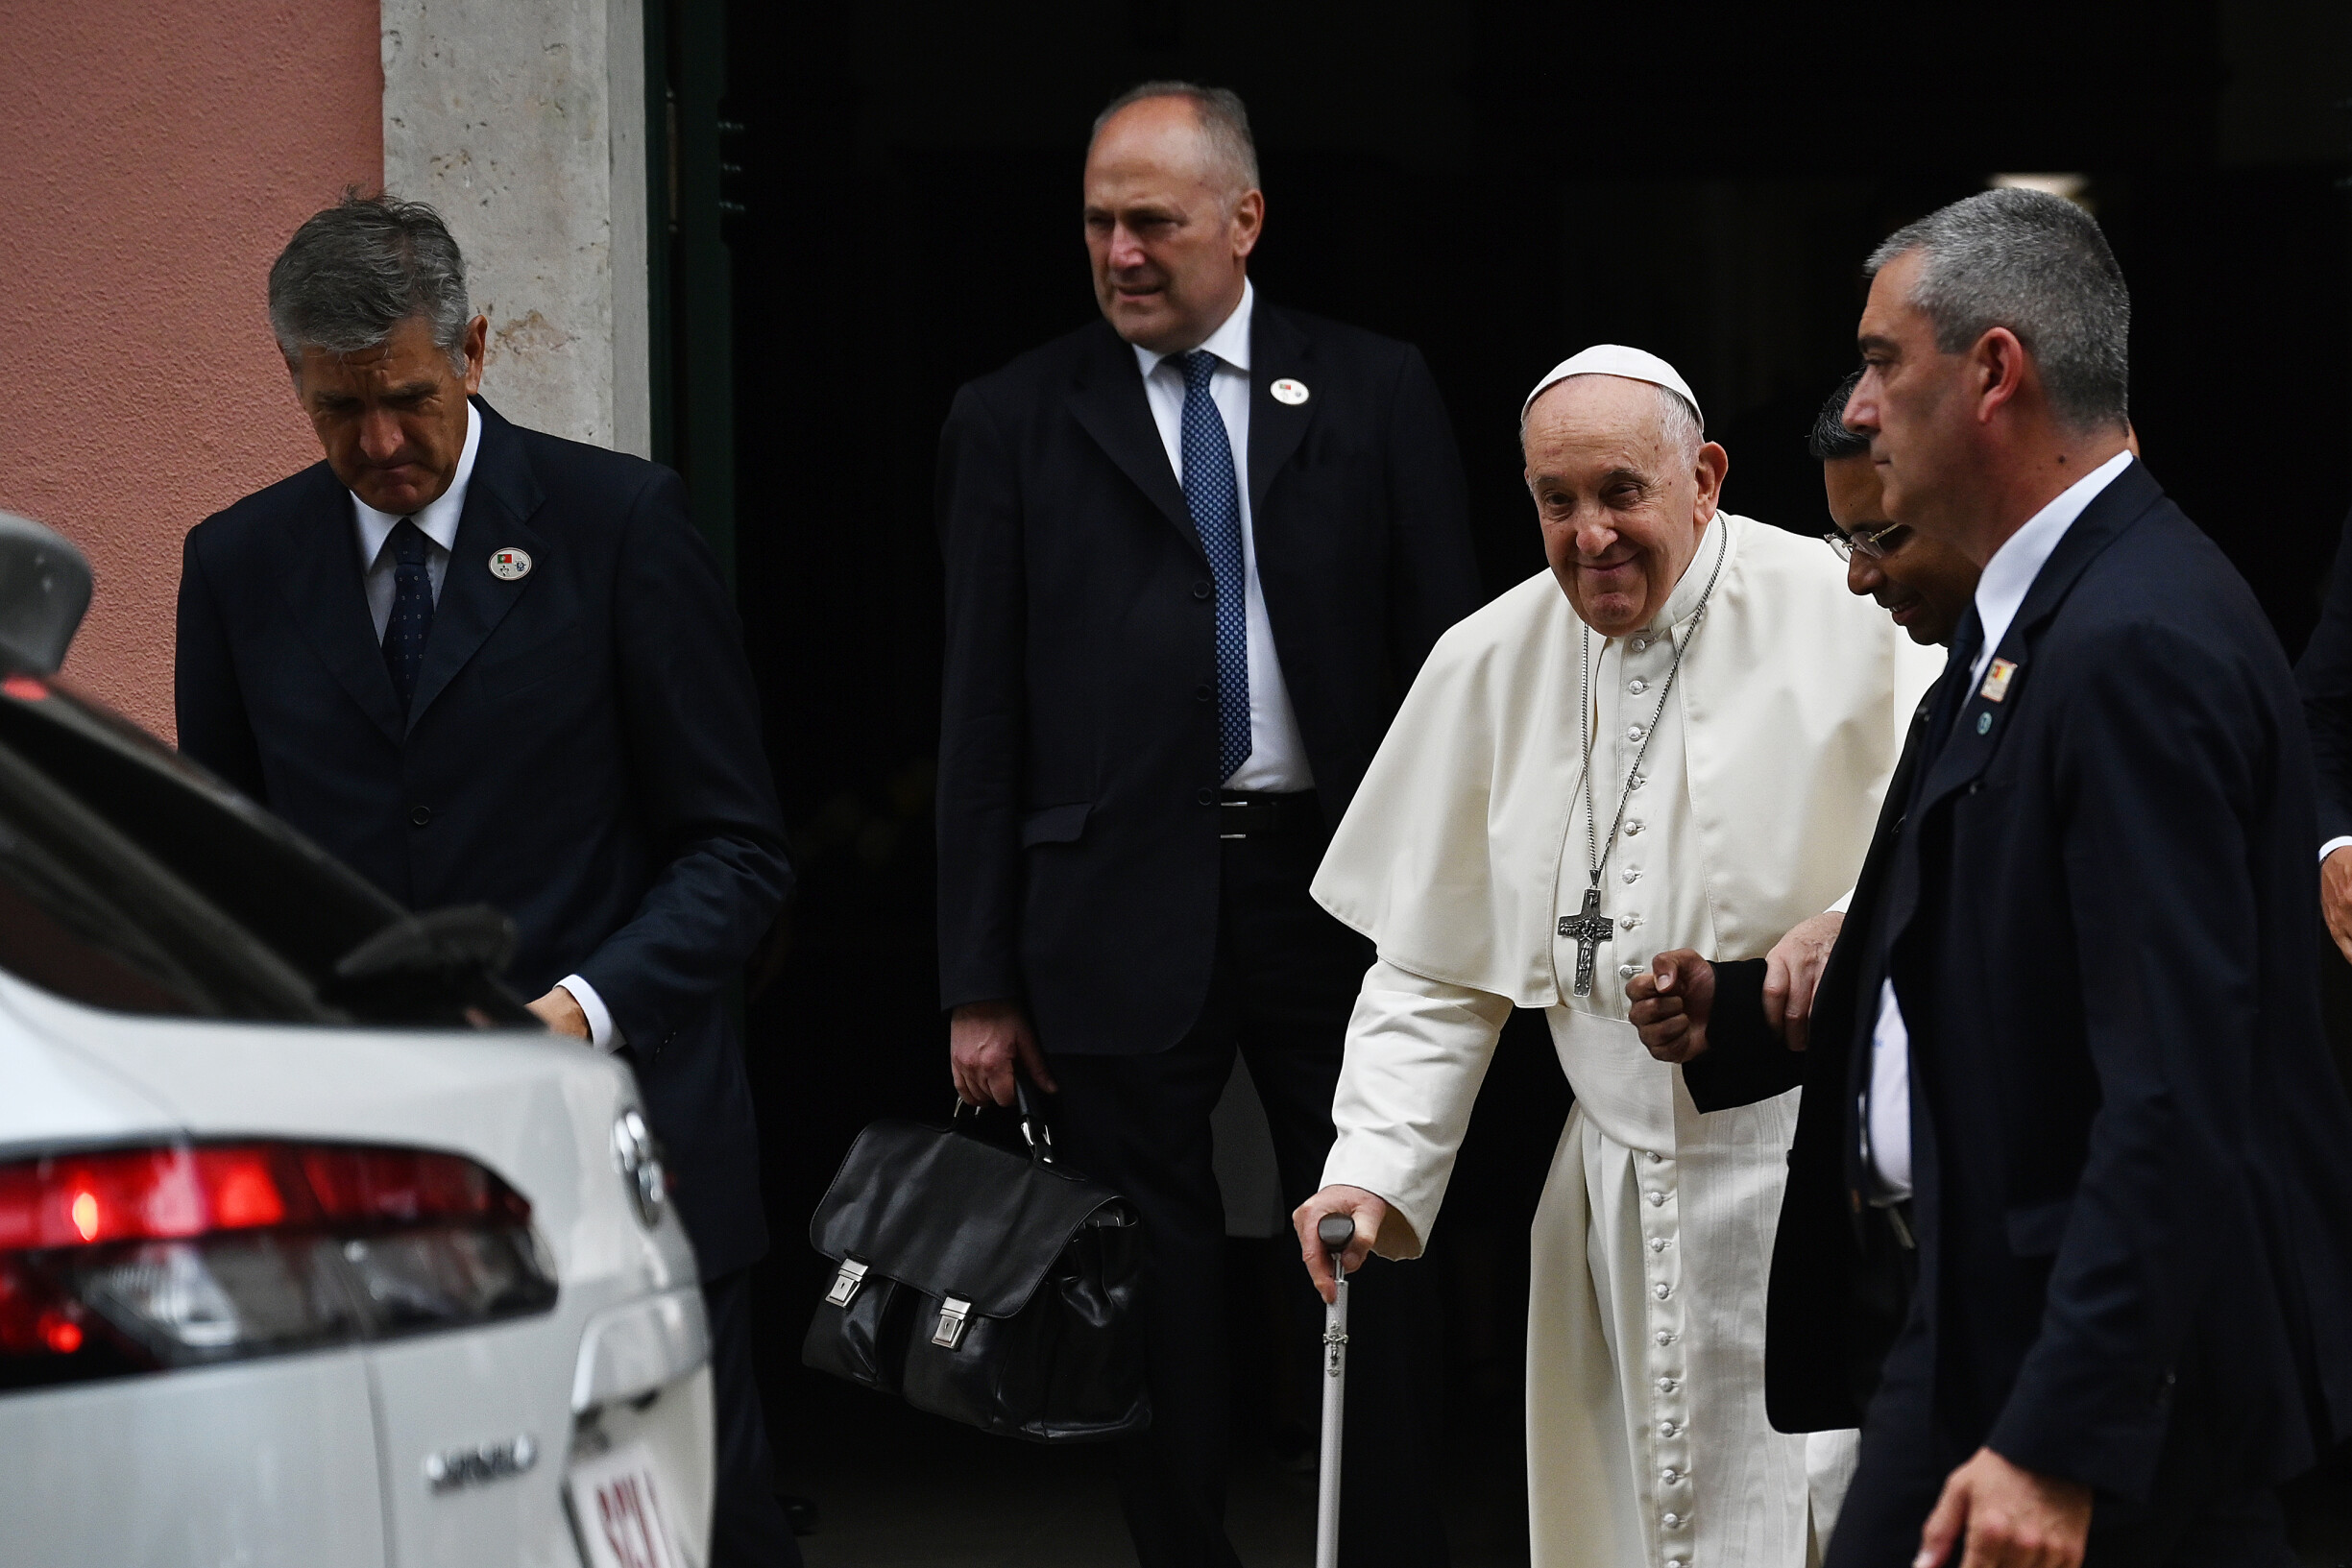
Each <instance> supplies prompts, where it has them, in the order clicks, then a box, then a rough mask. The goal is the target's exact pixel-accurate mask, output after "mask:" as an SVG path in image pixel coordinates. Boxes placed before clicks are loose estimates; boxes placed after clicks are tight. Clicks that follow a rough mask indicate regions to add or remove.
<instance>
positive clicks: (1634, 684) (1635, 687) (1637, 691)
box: [1625, 675, 1650, 697]
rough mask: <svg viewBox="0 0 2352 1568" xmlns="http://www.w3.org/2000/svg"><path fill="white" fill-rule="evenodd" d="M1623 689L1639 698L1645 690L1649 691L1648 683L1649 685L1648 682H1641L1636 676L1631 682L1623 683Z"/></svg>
mask: <svg viewBox="0 0 2352 1568" xmlns="http://www.w3.org/2000/svg"><path fill="white" fill-rule="evenodd" d="M1625 689H1626V690H1628V691H1630V692H1632V693H1633V694H1634V695H1635V696H1637V697H1638V696H1640V695H1641V694H1642V693H1643V692H1644V691H1647V690H1649V689H1650V683H1649V682H1647V681H1645V680H1643V679H1642V678H1641V677H1640V676H1638V675H1637V676H1635V677H1634V678H1633V679H1632V680H1630V681H1628V682H1626V683H1625Z"/></svg>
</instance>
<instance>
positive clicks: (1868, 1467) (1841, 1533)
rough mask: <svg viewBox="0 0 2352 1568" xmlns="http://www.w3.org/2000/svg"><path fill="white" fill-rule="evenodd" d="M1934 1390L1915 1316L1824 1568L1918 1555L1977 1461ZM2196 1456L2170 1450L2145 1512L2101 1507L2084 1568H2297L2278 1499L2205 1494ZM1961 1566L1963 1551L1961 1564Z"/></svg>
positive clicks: (1891, 1361) (1865, 1437)
mask: <svg viewBox="0 0 2352 1568" xmlns="http://www.w3.org/2000/svg"><path fill="white" fill-rule="evenodd" d="M1933 1381H1934V1368H1933V1363H1932V1359H1931V1356H1930V1354H1929V1350H1928V1335H1927V1331H1926V1328H1925V1326H1924V1324H1923V1323H1922V1322H1921V1320H1920V1319H1919V1318H1918V1317H1917V1316H1916V1315H1915V1316H1914V1317H1913V1318H1912V1320H1911V1322H1910V1324H1909V1325H1908V1326H1906V1328H1905V1329H1904V1331H1903V1338H1901V1339H1898V1340H1897V1341H1896V1342H1895V1348H1894V1350H1893V1351H1892V1352H1891V1353H1890V1354H1889V1355H1888V1357H1887V1360H1886V1371H1885V1375H1884V1377H1883V1378H1882V1379H1881V1380H1880V1382H1879V1392H1878V1396H1877V1397H1876V1398H1875V1399H1873V1400H1872V1401H1871V1405H1870V1410H1869V1412H1868V1413H1867V1414H1866V1415H1865V1416H1864V1417H1863V1420H1862V1453H1861V1460H1860V1463H1859V1464H1858V1465H1856V1467H1855V1473H1854V1484H1853V1485H1852V1486H1851V1487H1849V1488H1848V1489H1847V1492H1846V1502H1845V1506H1844V1508H1841V1509H1840V1510H1839V1512H1838V1516H1837V1529H1836V1532H1835V1533H1834V1534H1832V1535H1831V1538H1830V1553H1829V1556H1828V1558H1827V1559H1826V1562H1825V1564H1824V1568H1889V1565H1892V1564H1908V1563H1909V1562H1910V1561H1911V1559H1912V1558H1913V1557H1914V1556H1917V1555H1918V1553H1919V1534H1920V1531H1921V1530H1922V1529H1923V1528H1925V1527H1926V1525H1927V1523H1928V1514H1929V1513H1930V1512H1932V1511H1933V1510H1934V1508H1935V1502H1936V1499H1937V1498H1938V1497H1940V1496H1941V1495H1942V1494H1943V1490H1944V1480H1945V1478H1946V1477H1947V1476H1949V1475H1951V1474H1952V1471H1953V1470H1955V1469H1958V1468H1959V1467H1960V1465H1962V1464H1963V1463H1965V1462H1967V1460H1968V1459H1969V1456H1970V1455H1971V1454H1973V1453H1975V1451H1976V1445H1974V1444H1972V1443H1969V1442H1967V1441H1965V1440H1961V1439H1957V1438H1954V1437H1952V1435H1949V1434H1947V1433H1945V1432H1942V1431H1940V1430H1939V1429H1938V1425H1937V1423H1936V1421H1935V1418H1934V1411H1933V1403H1932V1400H1931V1398H1930V1390H1931V1387H1932V1385H1933ZM2184 1413H2187V1414H2189V1415H2190V1418H2191V1419H2194V1413H2193V1412H2188V1411H2181V1410H2180V1409H2179V1408H2178V1407H2176V1413H2175V1420H2178V1419H2180V1418H2181V1415H2182V1414H2184ZM2193 1446H2194V1445H2193V1444H2184V1443H2180V1442H2177V1441H2176V1442H2174V1443H2169V1444H2168V1445H2167V1455H2166V1460H2165V1462H2164V1463H2163V1464H2162V1466H2161V1468H2160V1472H2159V1476H2158V1481H2157V1485H2156V1488H2155V1493H2154V1496H2153V1499H2152V1500H2151V1501H2150V1503H2148V1504H2147V1505H2146V1506H2138V1505H2133V1504H2128V1503H2124V1502H2122V1501H2120V1500H2110V1499H2108V1498H2105V1497H2101V1498H2098V1499H2097V1501H2096V1502H2095V1503H2094V1504H2093V1505H2092V1509H2091V1538H2090V1542H2089V1544H2088V1547H2087V1548H2086V1550H2085V1552H2084V1555H2083V1568H2295V1556H2294V1554H2293V1553H2292V1552H2291V1550H2289V1548H2288V1545H2287V1528H2286V1521H2285V1517H2284V1516H2283V1514H2282V1513H2281V1512H2280V1509H2279V1504H2278V1499H2277V1497H2276V1496H2275V1495H2273V1494H2272V1493H2271V1492H2270V1491H2269V1490H2268V1489H2267V1488H2265V1489H2260V1490H2256V1491H2250V1492H2249V1491H2217V1490H2216V1489H2215V1488H2214V1487H2213V1486H2212V1485H2211V1484H2200V1481H2199V1475H2200V1474H2201V1473H2204V1472H2205V1471H2206V1470H2207V1468H2208V1467H2207V1465H2206V1464H2205V1463H2203V1462H2202V1460H2203V1459H2205V1458H2207V1457H2206V1456H2196V1455H2193V1454H2191V1453H2189V1452H2187V1450H2188V1449H2189V1448H2190V1447H2193ZM1959 1557H1960V1555H1959V1553H1958V1552H1956V1551H1955V1552H1954V1553H1953V1554H1952V1559H1951V1560H1952V1562H1953V1563H1955V1564H1956V1563H1957V1562H1958V1561H1959Z"/></svg>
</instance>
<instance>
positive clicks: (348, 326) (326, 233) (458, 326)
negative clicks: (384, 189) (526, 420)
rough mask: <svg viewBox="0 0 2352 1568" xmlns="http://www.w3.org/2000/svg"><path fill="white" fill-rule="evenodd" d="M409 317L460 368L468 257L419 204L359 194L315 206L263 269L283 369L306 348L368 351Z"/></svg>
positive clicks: (353, 191)
mask: <svg viewBox="0 0 2352 1568" xmlns="http://www.w3.org/2000/svg"><path fill="white" fill-rule="evenodd" d="M412 316H422V317H423V318H424V321H425V324H426V325H427V326H430V327H431V328H432V333H433V342H434V343H436V344H438V345H439V346H440V348H441V350H442V351H443V352H444V353H446V354H448V355H449V362H450V364H452V365H454V366H456V367H458V368H459V369H460V370H461V371H462V370H463V369H464V366H465V360H466V349H465V343H466V324H467V323H468V322H469V321H471V320H472V319H473V308H472V306H471V305H470V304H469V302H468V301H467V298H466V262H465V258H464V257H463V256H461V255H460V254H459V253H458V251H457V241H456V240H454V239H452V238H450V237H449V225H447V224H445V223H443V222H442V221H441V214H440V213H438V212H435V211H434V210H433V209H432V208H431V207H429V206H426V205H424V203H423V202H400V201H395V200H394V199H393V198H391V197H389V196H362V195H360V194H359V191H358V189H357V188H356V187H352V188H347V189H346V190H345V191H344V193H343V200H342V201H340V202H337V203H336V204H335V205H333V206H330V207H328V208H327V209H326V210H325V211H323V212H318V213H314V214H312V215H311V217H310V218H309V219H308V220H307V221H306V222H304V223H303V226H302V227H301V228H300V229H296V230H295V231H294V237H293V238H292V239H290V240H288V241H287V242H286V248H285V249H284V250H283V251H281V252H279V255H278V260H277V261H276V262H275V263H273V264H272V265H271V267H270V329H271V330H272V331H274V332H276V333H277V334H278V351H279V353H282V354H284V355H285V356H286V363H287V364H288V365H289V366H294V365H300V364H301V363H302V357H303V346H304V345H306V344H307V345H311V346H314V347H317V348H321V349H325V350H327V351H328V352H329V353H339V354H348V353H354V352H356V351H358V350H362V349H373V348H375V347H376V345H378V344H380V343H382V342H383V341H384V340H385V339H386V338H388V337H390V336H391V335H392V329H393V328H394V327H395V326H399V325H400V323H401V322H404V321H406V320H408V319H409V318H410V317H412Z"/></svg>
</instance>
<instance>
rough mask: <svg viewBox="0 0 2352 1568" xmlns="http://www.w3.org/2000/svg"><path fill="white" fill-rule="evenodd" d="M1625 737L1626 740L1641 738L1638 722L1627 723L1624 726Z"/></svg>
mask: <svg viewBox="0 0 2352 1568" xmlns="http://www.w3.org/2000/svg"><path fill="white" fill-rule="evenodd" d="M1625 738H1626V739H1628V740H1639V739H1640V738H1641V726H1640V725H1638V724H1628V725H1627V726H1626V727H1625Z"/></svg>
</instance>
